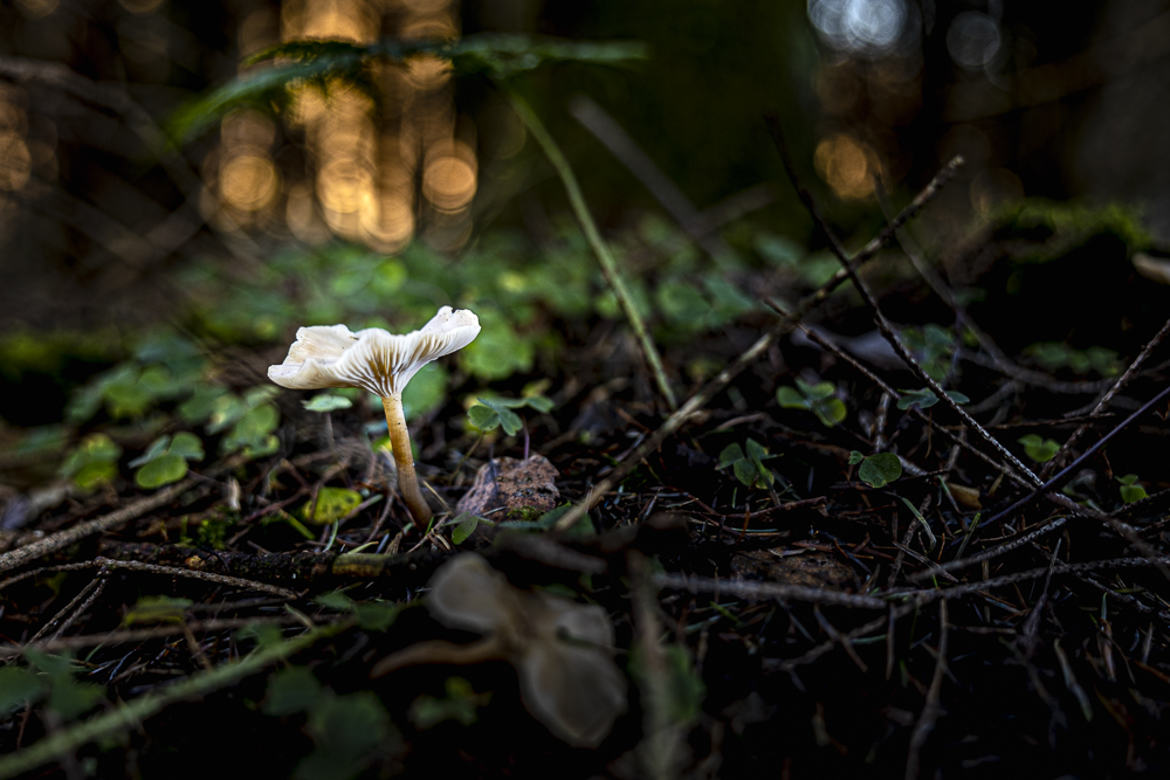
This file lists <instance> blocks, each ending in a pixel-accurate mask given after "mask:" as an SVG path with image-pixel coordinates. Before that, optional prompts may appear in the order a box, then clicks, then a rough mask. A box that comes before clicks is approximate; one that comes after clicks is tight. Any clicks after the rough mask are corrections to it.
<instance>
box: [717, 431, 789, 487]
mask: <svg viewBox="0 0 1170 780" xmlns="http://www.w3.org/2000/svg"><path fill="white" fill-rule="evenodd" d="M773 457H775V456H774V455H769V454H768V450H767V448H765V447H764V445H762V444H760V443H759V442H758V441H756V440H755V439H748V440H747V441H746V442H745V443H744V446H743V447H742V448H741V447H740V446H739V445H738V444H728V445H727V446H726V447H724V448H723V451H722V452H720V453H719V465H718V467H717V468H720V469H725V468H727V467H728V466H731V470H732V473H733V474H735V478H736V479H738V480H739V481H740V482H741V483H742V484H743V485H744V486H745V487H749V488H755V487H769V486H771V485H772V484H773V483H774V482H775V481H776V475H775V474H773V473H772V471H771V469H769V468H768V467H767V466H765V465H764V461H765V460H767V459H769V458H773Z"/></svg>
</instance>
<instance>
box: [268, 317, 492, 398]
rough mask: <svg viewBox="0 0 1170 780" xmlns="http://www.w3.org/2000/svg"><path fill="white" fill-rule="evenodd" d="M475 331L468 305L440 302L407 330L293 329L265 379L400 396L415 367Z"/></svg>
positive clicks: (311, 387)
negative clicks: (294, 334)
mask: <svg viewBox="0 0 1170 780" xmlns="http://www.w3.org/2000/svg"><path fill="white" fill-rule="evenodd" d="M478 335H479V318H478V317H476V316H475V313H474V312H472V311H471V310H469V309H459V310H452V309H451V307H450V306H444V307H442V308H441V309H439V311H438V313H436V314H435V316H434V317H432V318H431V320H430V322H428V323H427V324H426V325H424V326H422V327H421V328H419V329H418V330H412V331H411V332H410V333H405V334H395V333H389V332H387V331H385V330H382V329H381V328H366V329H365V330H359V331H357V332H356V333H354V332H352V331H351V330H350V329H349V328H347V327H346V326H344V325H314V326H312V327H306V328H298V329H297V340H296V341H294V342H293V344H292V346H291V347H289V350H288V356H287V357H285V359H284V362H283V363H281V364H280V365H278V366H269V367H268V378H269V379H271V380H272V381H273V382H275V383H276V384H278V385H280V386H281V387H287V388H289V389H291V390H319V389H322V388H326V387H360V388H363V389H365V390H368V391H370V392H371V393H374V394H376V395H379V396H381V397H383V398H385V397H387V396H392V395H399V394H400V393H401V392H402V390H403V388H405V387H406V383H407V382H409V381H410V379H411V377H413V376H414V375H415V374H416V373H418V371H419V369H420V368H422V367H423V366H425V365H426V364H427V363H430V362H431V361H432V360H435V359H436V358H440V357H443V356H444V355H449V354H451V353H452V352H455V351H457V350H460V349H463V348H464V347H466V346H467V345H468V344H470V343H471V342H472V341H474V340H475V337H476V336H478Z"/></svg>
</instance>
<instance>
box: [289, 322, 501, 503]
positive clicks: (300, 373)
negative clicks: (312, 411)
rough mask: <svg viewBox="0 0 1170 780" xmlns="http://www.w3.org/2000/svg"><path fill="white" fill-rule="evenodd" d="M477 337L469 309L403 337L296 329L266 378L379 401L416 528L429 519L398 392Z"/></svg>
mask: <svg viewBox="0 0 1170 780" xmlns="http://www.w3.org/2000/svg"><path fill="white" fill-rule="evenodd" d="M478 335H479V318H478V317H476V316H475V313H474V312H472V311H470V310H468V309H459V310H457V311H455V310H452V309H451V307H450V306H444V307H442V308H441V309H439V311H438V313H437V314H435V316H434V317H432V318H431V320H430V322H428V323H427V324H426V325H424V326H423V327H421V328H419V329H418V330H414V331H411V332H410V333H405V334H396V333H389V332H387V331H385V330H382V329H381V328H367V329H365V330H359V331H357V332H356V333H354V332H352V331H350V329H349V328H347V327H346V326H344V325H316V326H313V327H307V328H299V329H298V330H297V339H296V341H295V342H293V344H292V346H291V347H289V350H288V356H287V357H285V359H284V362H283V363H281V364H280V365H278V366H269V367H268V378H269V379H271V380H272V381H273V382H275V383H276V384H278V385H280V386H281V387H287V388H289V389H292V390H319V389H323V388H327V387H360V388H362V389H364V390H368V391H369V392H371V393H374V394H375V395H377V396H379V397H380V398H381V399H382V409H383V411H384V412H385V414H386V427H387V428H388V430H389V432H390V446H391V447H392V449H393V451H394V462H395V463H396V464H397V465H398V488H399V490H400V491H401V492H402V499H403V501H404V502H405V503H406V505H407V507H408V508H409V509H410V513H411V515H412V516H413V517H414V519H415V521H416V522H417V523H419V524H425V523H426V522H427V521H428V520H430V518H431V509H430V507H429V506H427V502H426V500H425V499H424V498H423V496H422V491H420V490H419V487H418V477H417V476H416V475H415V471H414V456H413V455H412V453H411V450H410V435H409V433H408V432H407V428H406V418H405V416H404V415H403V412H402V391H403V389H404V388H405V387H406V384H407V383H408V382H409V381H410V379H411V377H413V376H414V375H415V374H417V373H418V371H419V369H421V368H422V367H423V366H425V365H426V364H427V363H430V362H431V361H432V360H435V359H436V358H440V357H443V356H444V355H449V354H451V353H452V352H456V351H458V350H460V349H462V348H463V347H466V346H467V345H468V344H470V343H471V342H472V341H474V340H475V337H476V336H478Z"/></svg>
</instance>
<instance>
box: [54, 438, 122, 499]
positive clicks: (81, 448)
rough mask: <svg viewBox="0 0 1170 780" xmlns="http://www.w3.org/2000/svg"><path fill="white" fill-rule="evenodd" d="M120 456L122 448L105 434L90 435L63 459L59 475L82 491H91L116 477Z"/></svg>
mask: <svg viewBox="0 0 1170 780" xmlns="http://www.w3.org/2000/svg"><path fill="white" fill-rule="evenodd" d="M121 454H122V448H121V447H119V446H118V445H117V444H116V443H115V442H114V440H113V439H111V438H110V437H109V436H107V435H106V434H104V433H93V434H90V435H89V436H86V437H85V438H84V439H82V440H81V443H80V444H78V445H77V447H76V448H74V450H73V451H72V452H70V453H69V455H68V456H67V457H66V458H65V462H64V463H63V464H62V465H61V475H62V476H64V477H66V478H69V479H72V480H73V482H74V484H76V485H77V486H78V487H80V488H82V489H83V490H92V489H93V488H95V487H97V486H98V485H101V484H103V483H106V482H110V481H112V480H113V479H114V477H116V476H117V474H118V457H119V456H120V455H121Z"/></svg>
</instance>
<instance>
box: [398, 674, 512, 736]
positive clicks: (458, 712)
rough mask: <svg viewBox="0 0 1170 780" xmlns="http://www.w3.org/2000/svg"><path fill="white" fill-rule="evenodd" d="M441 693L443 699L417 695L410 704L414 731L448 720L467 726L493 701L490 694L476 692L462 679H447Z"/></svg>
mask: <svg viewBox="0 0 1170 780" xmlns="http://www.w3.org/2000/svg"><path fill="white" fill-rule="evenodd" d="M443 690H444V694H445V695H444V696H441V697H440V696H428V695H423V696H419V697H418V698H417V699H415V700H414V703H413V704H411V705H410V721H411V723H413V724H414V725H415V726H416V727H417V728H420V729H429V728H432V727H434V726H437V725H439V724H440V723H442V722H443V721H447V720H453V721H456V722H457V723H460V724H461V725H464V726H470V725H472V724H474V723H475V721H476V719H477V714H476V711H477V710H478V709H479V708H480V707H483V706H484V705H486V704H487V703H488V702H489V701H490V700H491V698H492V694H491V692H490V691H489V692H485V693H476V691H475V689H474V688H472V687H471V683H469V682H468V681H467V680H465V679H463V678H462V677H448V678H447V681H446V683H445V684H444V685H443Z"/></svg>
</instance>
